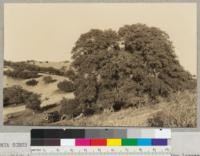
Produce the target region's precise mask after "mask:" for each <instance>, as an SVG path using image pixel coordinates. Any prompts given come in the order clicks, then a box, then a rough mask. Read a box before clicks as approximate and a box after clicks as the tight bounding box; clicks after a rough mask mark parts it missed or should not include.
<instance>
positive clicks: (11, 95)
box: [3, 86, 41, 110]
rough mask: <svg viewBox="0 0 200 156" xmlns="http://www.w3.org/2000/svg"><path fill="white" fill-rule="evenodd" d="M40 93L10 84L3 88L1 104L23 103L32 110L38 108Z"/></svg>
mask: <svg viewBox="0 0 200 156" xmlns="http://www.w3.org/2000/svg"><path fill="white" fill-rule="evenodd" d="M40 103H41V101H40V95H38V94H35V93H33V92H29V91H27V90H25V89H23V88H22V87H20V86H12V87H7V88H4V89H3V105H4V106H8V105H18V104H25V105H26V107H27V108H30V109H33V110H39V109H40Z"/></svg>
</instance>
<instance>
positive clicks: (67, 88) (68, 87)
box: [57, 80, 75, 93]
mask: <svg viewBox="0 0 200 156" xmlns="http://www.w3.org/2000/svg"><path fill="white" fill-rule="evenodd" d="M57 86H58V88H59V89H60V90H61V91H64V92H67V93H68V92H73V91H74V89H75V87H74V84H73V83H72V82H70V81H68V80H64V81H61V82H59V83H58V84H57Z"/></svg>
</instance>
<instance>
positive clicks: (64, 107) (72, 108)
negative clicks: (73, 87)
mask: <svg viewBox="0 0 200 156" xmlns="http://www.w3.org/2000/svg"><path fill="white" fill-rule="evenodd" d="M60 104H61V109H60V114H62V115H63V114H65V115H67V116H68V117H69V118H72V117H75V116H78V115H79V114H81V112H82V110H81V107H80V105H79V103H78V101H77V100H75V99H66V98H63V99H62V100H61V101H60Z"/></svg>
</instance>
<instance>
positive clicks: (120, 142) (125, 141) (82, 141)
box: [31, 138, 168, 146]
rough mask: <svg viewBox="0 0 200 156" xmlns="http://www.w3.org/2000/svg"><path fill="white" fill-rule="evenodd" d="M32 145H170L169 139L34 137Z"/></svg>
mask: <svg viewBox="0 0 200 156" xmlns="http://www.w3.org/2000/svg"><path fill="white" fill-rule="evenodd" d="M31 144H32V146H168V139H145V138H138V139H135V138H124V139H101V138H98V139H87V138H86V139H34V140H32V143H31Z"/></svg>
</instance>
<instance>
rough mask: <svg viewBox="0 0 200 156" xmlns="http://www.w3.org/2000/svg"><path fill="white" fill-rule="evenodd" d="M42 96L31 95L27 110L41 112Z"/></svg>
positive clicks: (27, 101) (27, 102)
mask: <svg viewBox="0 0 200 156" xmlns="http://www.w3.org/2000/svg"><path fill="white" fill-rule="evenodd" d="M40 104H41V100H40V95H39V94H31V95H30V96H29V97H28V99H27V100H26V108H29V109H32V110H40Z"/></svg>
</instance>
